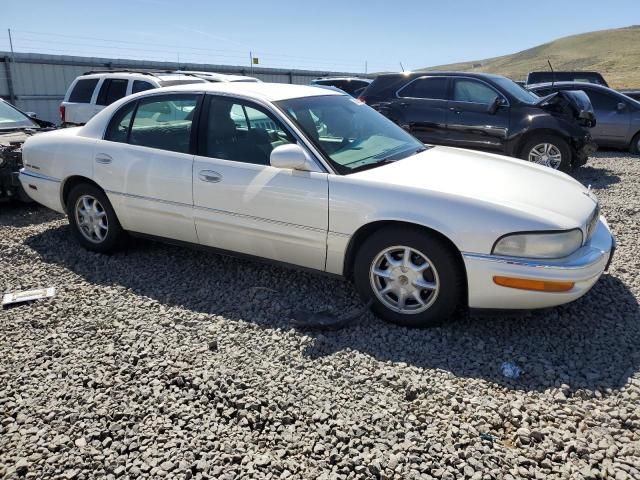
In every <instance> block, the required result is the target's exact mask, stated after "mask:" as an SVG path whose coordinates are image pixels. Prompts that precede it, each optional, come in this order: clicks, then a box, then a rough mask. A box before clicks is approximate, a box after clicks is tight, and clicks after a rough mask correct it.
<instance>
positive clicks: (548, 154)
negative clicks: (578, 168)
mask: <svg viewBox="0 0 640 480" xmlns="http://www.w3.org/2000/svg"><path fill="white" fill-rule="evenodd" d="M520 158H522V159H523V160H527V161H529V162H532V163H537V164H538V165H544V166H546V167H549V168H553V169H554V170H560V171H562V172H568V171H569V170H571V148H570V147H569V144H568V143H567V142H566V141H565V140H563V139H562V138H560V137H558V136H556V135H550V134H543V135H534V136H533V137H531V138H530V139H529V140H527V141H526V142H525V144H524V145H523V146H522V150H521V153H520Z"/></svg>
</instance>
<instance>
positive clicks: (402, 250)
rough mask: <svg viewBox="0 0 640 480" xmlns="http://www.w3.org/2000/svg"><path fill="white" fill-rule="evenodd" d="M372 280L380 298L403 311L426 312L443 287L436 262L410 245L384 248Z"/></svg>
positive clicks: (387, 305) (394, 308) (372, 265)
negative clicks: (434, 263)
mask: <svg viewBox="0 0 640 480" xmlns="http://www.w3.org/2000/svg"><path fill="white" fill-rule="evenodd" d="M370 280H371V287H372V288H373V292H374V293H375V295H376V297H377V298H378V300H380V302H382V303H383V304H384V305H385V306H386V307H387V308H389V309H390V310H393V311H395V312H397V313H402V314H409V315H411V314H416V313H421V312H424V311H425V310H427V309H428V308H429V307H430V306H431V305H433V302H435V301H436V299H437V298H438V291H439V290H440V280H439V278H438V272H437V271H436V269H435V267H434V266H433V263H432V262H431V261H430V260H429V258H428V257H427V256H426V255H425V254H424V253H422V252H420V251H419V250H416V249H414V248H411V247H407V246H393V247H389V248H386V249H384V250H383V251H381V252H380V253H379V254H378V256H377V257H376V258H375V259H374V260H373V262H372V264H371V270H370Z"/></svg>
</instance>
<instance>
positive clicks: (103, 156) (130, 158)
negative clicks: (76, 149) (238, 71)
mask: <svg viewBox="0 0 640 480" xmlns="http://www.w3.org/2000/svg"><path fill="white" fill-rule="evenodd" d="M201 98H202V96H201V95H199V94H192V93H188V94H164V95H162V94H160V95H151V96H147V97H143V98H141V99H140V100H139V101H133V102H130V103H127V104H125V105H124V106H123V107H121V108H120V109H119V110H118V111H117V112H116V113H115V114H114V116H113V117H112V119H111V122H110V123H109V126H108V127H107V131H106V133H105V137H104V139H103V140H99V141H98V143H97V145H96V150H95V152H96V153H95V158H94V178H95V181H96V182H97V183H98V184H99V185H100V186H102V187H103V188H104V190H105V191H106V193H107V195H108V196H109V200H110V201H111V203H112V204H113V206H114V209H115V211H116V213H117V215H118V218H119V219H120V222H121V223H122V225H123V227H124V228H125V229H126V230H131V231H134V232H139V233H144V234H148V235H154V236H158V237H165V238H170V239H174V240H181V241H185V242H191V243H197V242H198V238H197V235H196V231H195V225H194V221H193V194H192V190H191V189H192V178H191V175H192V171H193V158H194V156H193V153H192V147H191V145H192V144H193V140H192V137H193V136H194V135H195V134H194V128H192V127H193V119H194V118H197V111H198V107H199V103H200V101H201Z"/></svg>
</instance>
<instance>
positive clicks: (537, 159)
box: [529, 143, 562, 170]
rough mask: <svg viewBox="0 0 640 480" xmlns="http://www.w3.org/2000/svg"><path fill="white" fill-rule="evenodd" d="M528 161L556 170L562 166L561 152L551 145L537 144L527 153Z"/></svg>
mask: <svg viewBox="0 0 640 480" xmlns="http://www.w3.org/2000/svg"><path fill="white" fill-rule="evenodd" d="M529 161H530V162H533V163H537V164H538V165H544V166H545V167H550V168H553V169H554V170H557V169H558V168H560V165H562V152H561V151H560V149H559V148H558V147H557V146H555V145H554V144H552V143H539V144H538V145H536V146H534V147H533V148H532V149H531V150H530V151H529Z"/></svg>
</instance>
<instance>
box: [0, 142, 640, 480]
mask: <svg viewBox="0 0 640 480" xmlns="http://www.w3.org/2000/svg"><path fill="white" fill-rule="evenodd" d="M574 175H575V176H576V178H577V179H578V180H580V181H581V182H582V183H584V184H585V185H587V184H591V185H592V188H593V189H594V190H595V192H596V193H597V195H598V196H599V198H600V201H601V204H602V210H603V213H604V215H605V216H606V218H607V220H608V221H609V223H610V225H611V227H612V229H613V231H614V233H615V234H616V236H617V240H618V250H617V252H616V256H615V258H614V261H613V265H612V267H611V269H610V271H609V272H608V273H607V274H605V275H604V276H603V277H602V279H601V280H600V281H599V282H598V283H597V284H596V286H595V287H594V289H593V290H592V291H591V292H590V293H589V294H588V295H586V296H585V297H584V298H582V299H580V300H579V301H577V302H575V303H573V304H570V305H566V306H563V307H559V308H553V309H548V310H544V311H536V312H529V313H522V314H517V315H512V316H504V315H495V314H483V315H479V314H466V315H465V316H464V317H463V318H458V319H456V320H453V321H451V322H450V323H448V324H447V325H446V326H443V327H440V328H434V329H429V330H410V329H405V328H400V327H397V326H393V325H388V324H384V323H382V322H380V321H379V320H377V319H375V318H374V317H372V316H371V315H370V314H366V315H364V316H362V317H361V318H359V319H358V320H356V321H355V322H354V323H352V324H350V325H349V326H347V327H346V328H344V329H341V330H338V331H331V332H317V331H302V330H296V329H293V328H291V324H290V319H291V312H294V311H297V310H300V309H305V310H309V311H322V310H326V309H329V310H333V311H334V312H337V313H342V312H348V311H357V310H358V309H360V308H361V307H362V305H361V303H360V302H359V301H358V299H357V296H356V294H355V292H354V289H353V288H352V287H351V285H350V284H348V283H346V282H341V281H339V280H334V279H330V278H326V277H323V276H314V275H311V274H308V273H300V272H297V271H293V270H287V269H283V268H277V267H273V266H266V265H263V264H259V263H254V262H250V261H245V260H237V259H231V258H227V257H223V256H218V255H215V254H209V253H203V252H200V251H194V250H188V249H183V248H178V247H173V246H167V245H162V244H158V243H152V242H146V241H134V242H133V244H132V245H131V246H130V247H129V249H128V250H126V251H123V252H121V253H118V254H115V255H111V256H105V255H98V254H94V253H90V252H87V251H85V250H82V249H81V248H79V247H78V246H77V245H76V244H75V243H74V242H73V240H72V239H71V237H70V235H69V227H68V226H67V222H66V220H65V219H64V218H63V217H62V216H61V215H58V214H55V213H52V212H50V211H48V210H46V209H44V208H38V207H35V206H20V205H14V206H6V205H3V206H2V207H0V208H1V209H2V210H1V211H0V289H1V290H2V291H5V292H7V291H20V290H28V289H33V288H42V287H55V288H56V296H55V297H53V298H51V299H48V300H42V301H38V302H35V303H31V304H19V305H16V306H14V307H12V308H7V309H5V310H0V329H1V332H0V477H3V478H8V479H14V478H66V479H74V478H75V479H90V478H101V479H102V478H106V479H114V478H123V479H124V478H160V477H165V478H179V479H189V478H212V479H213V478H215V479H235V478H251V479H254V478H255V479H261V478H272V479H286V478H291V479H294V478H295V479H323V478H324V479H329V478H331V479H356V478H357V479H360V478H371V479H389V478H402V479H418V478H420V479H422V478H424V479H430V478H443V479H461V478H468V479H474V480H480V479H489V478H491V479H516V478H539V479H542V478H546V479H554V478H576V479H577V478H580V479H596V478H612V479H616V480H624V479H638V478H640V372H639V370H640V314H639V311H638V298H639V297H640V275H639V272H640V256H638V253H637V252H638V242H639V239H640V158H639V157H633V156H626V154H622V153H619V152H617V153H611V152H609V153H600V154H598V155H597V156H596V158H594V159H592V160H591V161H590V162H589V164H588V166H587V167H584V168H580V169H579V170H578V171H576V172H575V173H574ZM540 188H544V185H541V186H540ZM557 200H558V201H559V202H561V201H562V199H561V198H559V199H557ZM505 362H509V365H510V368H511V365H512V366H515V367H517V368H518V369H519V370H520V374H519V375H512V377H515V378H508V377H506V376H504V375H503V370H504V369H503V368H502V367H501V366H502V365H503V364H504V363H505Z"/></svg>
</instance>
